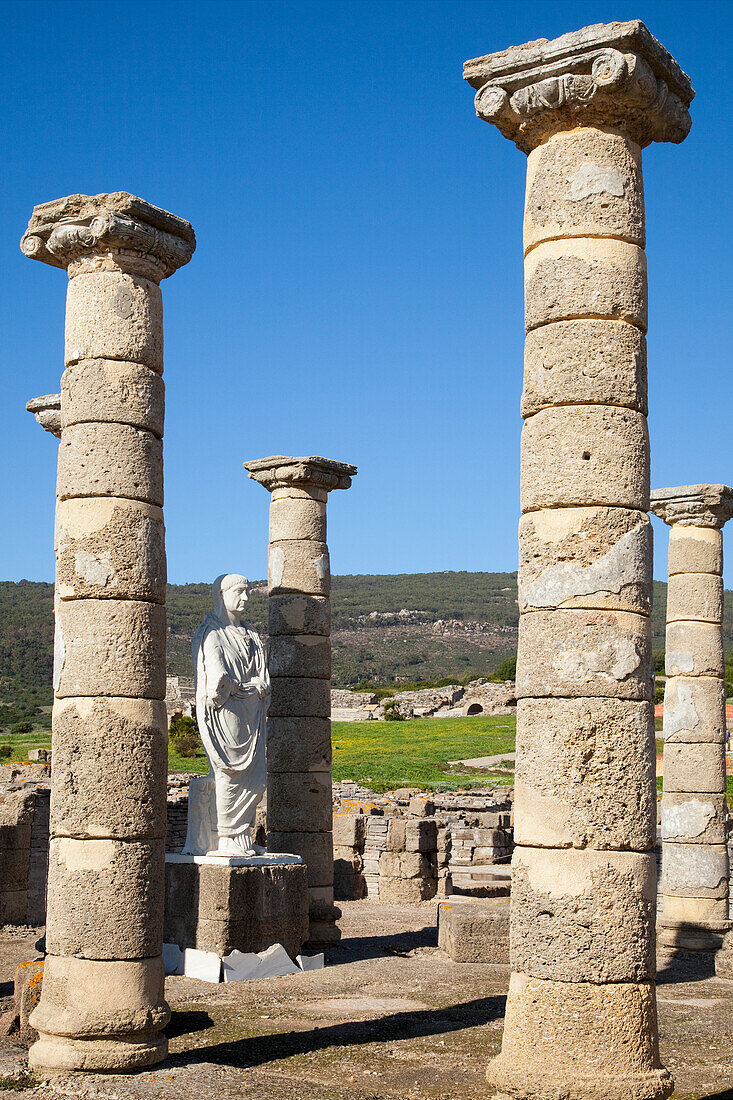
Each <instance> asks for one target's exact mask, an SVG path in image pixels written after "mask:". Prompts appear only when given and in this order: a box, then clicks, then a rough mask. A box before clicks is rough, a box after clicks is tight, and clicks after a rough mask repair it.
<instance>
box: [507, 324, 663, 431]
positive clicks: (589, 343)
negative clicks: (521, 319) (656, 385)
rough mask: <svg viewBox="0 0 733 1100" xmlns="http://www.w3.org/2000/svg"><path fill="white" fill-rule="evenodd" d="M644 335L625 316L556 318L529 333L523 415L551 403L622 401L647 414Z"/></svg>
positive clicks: (618, 402)
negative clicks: (600, 318)
mask: <svg viewBox="0 0 733 1100" xmlns="http://www.w3.org/2000/svg"><path fill="white" fill-rule="evenodd" d="M646 389H647V367H646V338H645V337H644V335H643V333H641V332H640V331H639V329H638V328H636V327H635V326H634V325H630V324H628V323H627V322H626V321H615V322H614V321H608V320H597V319H595V318H588V319H576V320H573V321H556V322H555V323H553V324H549V325H541V326H540V327H539V328H536V329H533V330H532V331H531V332H528V333H527V339H526V340H525V344H524V389H523V391H522V405H521V411H522V416H524V417H527V416H531V415H532V414H533V413H536V412H539V411H540V409H545V408H549V407H550V406H552V405H586V404H587V405H593V404H598V405H623V406H625V407H626V408H628V409H636V410H638V411H639V412H642V413H644V414H646V411H647V397H646Z"/></svg>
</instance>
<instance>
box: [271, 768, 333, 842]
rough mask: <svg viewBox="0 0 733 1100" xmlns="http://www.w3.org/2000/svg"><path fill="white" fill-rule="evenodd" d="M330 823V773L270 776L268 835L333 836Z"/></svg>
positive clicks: (278, 774)
mask: <svg viewBox="0 0 733 1100" xmlns="http://www.w3.org/2000/svg"><path fill="white" fill-rule="evenodd" d="M331 822H332V809H331V773H330V772H300V773H298V772H276V773H272V772H271V773H270V774H269V775H268V777H267V828H268V832H270V831H271V832H273V833H288V832H290V833H298V832H301V833H325V832H328V833H330V832H331Z"/></svg>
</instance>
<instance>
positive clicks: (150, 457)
mask: <svg viewBox="0 0 733 1100" xmlns="http://www.w3.org/2000/svg"><path fill="white" fill-rule="evenodd" d="M56 490H57V494H58V497H59V499H60V500H67V499H69V498H71V497H109V496H112V497H127V498H129V499H130V500H142V501H145V502H146V503H147V504H159V505H162V503H163V441H162V440H160V439H158V438H157V437H156V436H154V435H152V434H151V433H150V432H145V431H142V430H141V429H140V428H131V427H130V426H129V424H74V425H73V426H72V427H70V428H65V429H64V432H63V435H62V437H61V443H60V444H59V464H58V477H57V480H56Z"/></svg>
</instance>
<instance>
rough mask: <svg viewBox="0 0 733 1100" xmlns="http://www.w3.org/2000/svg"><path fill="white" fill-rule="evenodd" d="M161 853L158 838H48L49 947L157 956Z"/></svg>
mask: <svg viewBox="0 0 733 1100" xmlns="http://www.w3.org/2000/svg"><path fill="white" fill-rule="evenodd" d="M164 857H165V842H164V841H162V840H154V841H136V840H127V841H123V840H75V839H70V838H68V837H57V838H52V840H51V843H50V845H49V860H48V916H47V923H46V941H47V949H48V951H49V952H50V953H51V954H59V955H79V956H81V957H82V958H86V959H143V958H152V957H153V956H156V955H160V954H161V952H162V949H163V939H162V936H161V931H162V923H163V861H164ZM40 1030H42V1029H41V1028H39V1031H40Z"/></svg>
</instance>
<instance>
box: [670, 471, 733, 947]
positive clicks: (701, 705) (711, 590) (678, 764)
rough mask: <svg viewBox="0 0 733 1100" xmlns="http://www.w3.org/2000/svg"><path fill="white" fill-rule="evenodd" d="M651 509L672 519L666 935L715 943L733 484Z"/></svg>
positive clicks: (685, 490) (722, 905)
mask: <svg viewBox="0 0 733 1100" xmlns="http://www.w3.org/2000/svg"><path fill="white" fill-rule="evenodd" d="M651 511H652V512H654V514H655V515H657V516H659V518H660V519H663V520H664V522H665V523H667V524H668V525H669V527H670V532H669V584H668V587H667V647H666V670H665V671H666V673H667V677H668V679H667V683H666V686H665V689H664V791H663V794H662V897H663V914H662V918H661V920H660V922H659V926H660V931H659V938H660V940H661V941H662V942H663V943H665V944H667V945H668V946H670V947H682V948H685V949H687V950H688V951H715V950H716V949H717V948H718V947H720V945H721V943H722V940H723V934H724V933H725V932H726V931H727V930H728V929H729V928H730V927H731V925H730V921H729V920H728V891H729V887H728V879H729V875H730V867H729V863H728V848H727V817H728V807H727V804H726V800H725V725H726V723H725V681H724V675H725V668H724V665H723V630H722V620H723V576H722V574H723V525H724V524H725V523H726V521H727V520H729V519H730V518H731V516H733V489H729V488H728V486H726V485H685V486H681V487H679V488H675V489H657V490H656V492H654V493H652V496H651Z"/></svg>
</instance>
